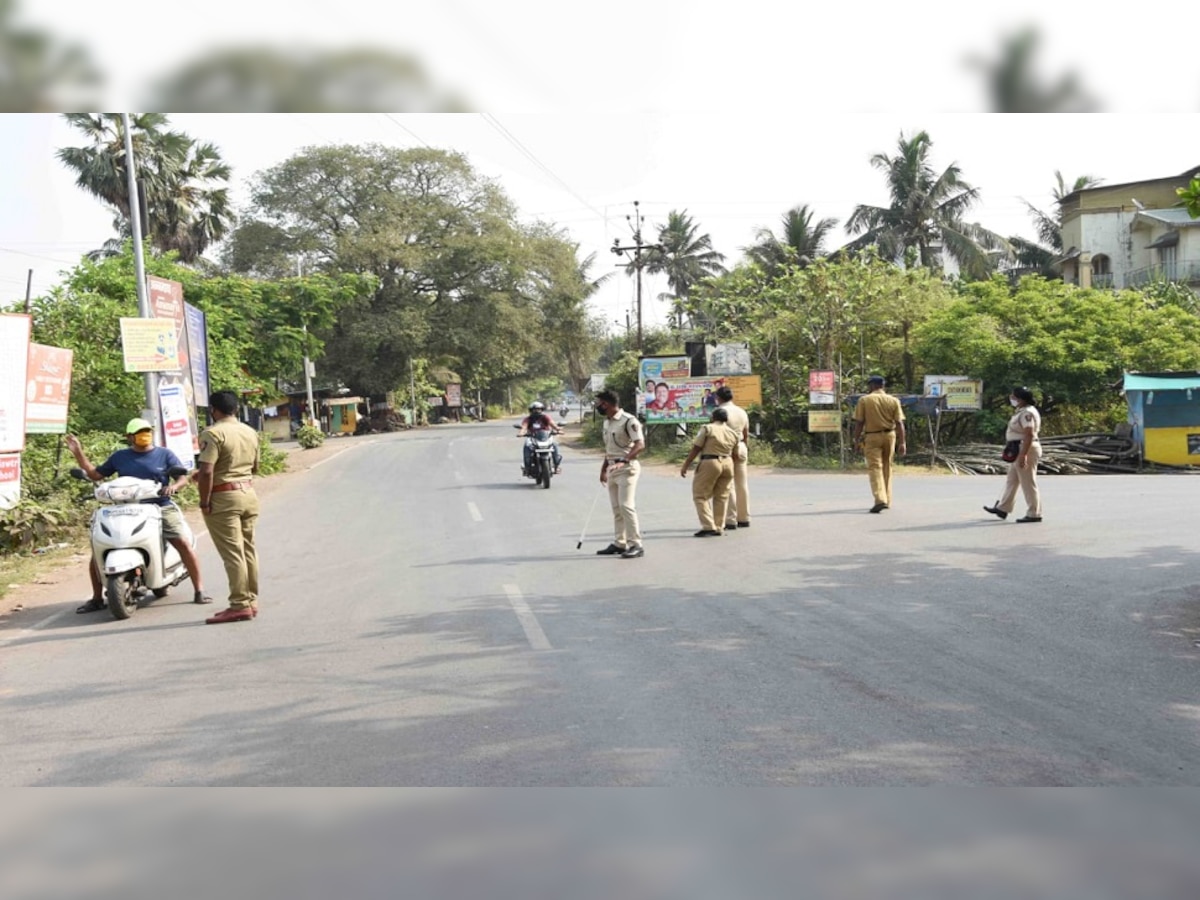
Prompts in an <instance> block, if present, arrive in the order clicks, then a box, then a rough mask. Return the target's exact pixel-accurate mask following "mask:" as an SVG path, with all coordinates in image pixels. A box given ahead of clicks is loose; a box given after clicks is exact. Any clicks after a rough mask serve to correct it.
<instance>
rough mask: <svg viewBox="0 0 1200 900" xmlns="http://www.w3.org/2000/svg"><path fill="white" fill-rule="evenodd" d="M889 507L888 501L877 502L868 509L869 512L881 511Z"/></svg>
mask: <svg viewBox="0 0 1200 900" xmlns="http://www.w3.org/2000/svg"><path fill="white" fill-rule="evenodd" d="M887 508H888V505H887V504H886V503H876V504H875V505H874V506H872V507H871V508H870V509H869V510H867V512H873V513H881V512H883V511H884V510H885V509H887Z"/></svg>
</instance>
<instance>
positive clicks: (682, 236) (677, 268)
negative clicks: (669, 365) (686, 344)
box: [626, 209, 725, 321]
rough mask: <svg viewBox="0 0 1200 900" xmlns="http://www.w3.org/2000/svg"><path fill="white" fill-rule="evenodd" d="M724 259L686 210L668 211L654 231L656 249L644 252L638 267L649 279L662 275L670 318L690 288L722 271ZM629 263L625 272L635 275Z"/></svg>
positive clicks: (632, 263) (677, 309) (709, 237)
mask: <svg viewBox="0 0 1200 900" xmlns="http://www.w3.org/2000/svg"><path fill="white" fill-rule="evenodd" d="M724 259H725V255H724V254H722V253H718V252H717V251H716V250H715V249H713V243H712V237H711V236H710V235H708V234H701V233H700V226H699V224H697V223H696V222H695V220H693V219H692V217H691V216H689V215H688V212H687V210H686V209H685V210H682V211H680V210H671V212H669V213H668V214H667V222H666V224H665V225H660V226H659V228H658V245H657V246H655V247H651V249H649V250H647V251H646V253H645V255H644V258H643V260H642V267H643V269H645V271H646V272H648V273H649V274H651V275H659V274H661V275H666V276H667V286H668V287H669V288H670V289H671V296H673V298H674V301H673V302H674V306H675V309H674V310H673V314H674V317H675V318H676V320H677V321H678V320H679V319H681V315H680V312H681V310H682V307H683V306H684V302H685V301H686V299H687V297H688V295H689V294H690V293H691V290H692V287H693V286H695V285H696V284H698V283H699V282H700V281H702V280H703V279H705V278H708V277H709V276H710V275H716V274H719V273H721V272H723V271H725V266H724V265H722V262H723V261H724ZM635 266H636V263H634V262H630V263H629V264H628V265H627V266H626V271H627V272H629V273H630V274H633V273H634V272H635Z"/></svg>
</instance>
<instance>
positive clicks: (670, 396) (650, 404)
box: [637, 356, 762, 424]
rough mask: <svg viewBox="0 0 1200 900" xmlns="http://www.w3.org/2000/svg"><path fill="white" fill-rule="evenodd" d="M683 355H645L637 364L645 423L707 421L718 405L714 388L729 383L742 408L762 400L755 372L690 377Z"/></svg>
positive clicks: (639, 394)
mask: <svg viewBox="0 0 1200 900" xmlns="http://www.w3.org/2000/svg"><path fill="white" fill-rule="evenodd" d="M690 373H691V365H690V360H689V358H688V357H686V356H646V357H643V358H642V359H641V360H639V363H638V395H637V410H638V413H639V414H643V415H644V416H645V418H646V422H647V424H655V423H662V422H676V423H678V422H707V421H708V420H709V419H710V418H711V417H712V411H713V410H714V409H716V407H717V397H716V391H717V388H719V387H722V386H728V387H729V389H730V390H732V391H733V398H734V402H735V403H736V404H737V405H738V406H741V407H745V406H747V405H750V404H761V403H762V379H761V378H760V377H759V376H758V375H726V376H719V375H717V376H714V375H706V376H703V377H700V378H692V377H691V375H690Z"/></svg>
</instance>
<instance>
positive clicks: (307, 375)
mask: <svg viewBox="0 0 1200 900" xmlns="http://www.w3.org/2000/svg"><path fill="white" fill-rule="evenodd" d="M296 277H297V278H303V277H304V258H303V257H300V258H298V259H297V260H296ZM301 315H303V316H304V321H302V322H301V323H300V328H301V330H302V331H303V332H304V392H305V393H306V394H308V424H309V425H311V426H312V427H313V428H316V427H318V426H317V421H318V419H317V408H316V407H315V406H313V392H312V363H311V362H310V361H309V359H308V315H307V313H306V312H304V311H301Z"/></svg>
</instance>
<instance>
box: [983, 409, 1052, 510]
mask: <svg viewBox="0 0 1200 900" xmlns="http://www.w3.org/2000/svg"><path fill="white" fill-rule="evenodd" d="M1008 402H1009V403H1011V404H1012V405H1013V406H1015V407H1016V412H1015V413H1013V417H1012V418H1011V419H1009V420H1008V429H1007V430H1006V431H1005V432H1004V440H1005V441H1020V442H1021V451H1020V454H1019V455H1018V456H1017V458H1016V459H1015V460H1013V461H1012V462H1010V463H1009V464H1008V479H1007V480H1006V481H1005V483H1004V495H1003V496H1002V497H1001V498H1000V499H999V500H997V501H996V505H995V506H985V507H984V511H985V512H990V513H991V514H992V515H993V516H998V517H999V518H1001V519H1007V518H1008V514H1009V513H1010V512H1012V511H1013V506H1014V505H1015V504H1016V502H1017V487H1018V486H1020V488H1021V491H1022V493H1024V495H1025V506H1026V510H1025V515H1024V516H1022V517H1021V518H1019V519H1017V521H1018V522H1040V521H1042V495H1041V493H1040V492H1039V491H1038V483H1037V467H1038V463H1039V462H1041V459H1042V442H1041V441H1040V440H1039V439H1038V432H1040V431H1041V430H1042V414H1041V413H1039V412H1038V411H1037V407H1035V406H1034V405H1033V391H1031V390H1029V388H1027V387H1015V388H1013V389H1012V394H1010V395H1009V398H1008Z"/></svg>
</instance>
